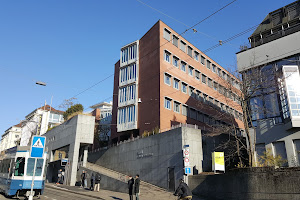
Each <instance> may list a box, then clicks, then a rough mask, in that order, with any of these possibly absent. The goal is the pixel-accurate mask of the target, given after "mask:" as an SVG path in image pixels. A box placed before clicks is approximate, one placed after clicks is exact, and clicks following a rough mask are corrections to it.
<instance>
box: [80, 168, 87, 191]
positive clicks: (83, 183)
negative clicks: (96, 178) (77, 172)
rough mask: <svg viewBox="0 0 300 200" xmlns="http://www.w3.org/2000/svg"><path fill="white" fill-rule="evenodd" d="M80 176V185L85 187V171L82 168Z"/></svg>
mask: <svg viewBox="0 0 300 200" xmlns="http://www.w3.org/2000/svg"><path fill="white" fill-rule="evenodd" d="M80 178H81V187H83V188H85V187H86V185H85V182H86V181H85V180H86V173H85V171H84V170H82V174H81V176H80Z"/></svg>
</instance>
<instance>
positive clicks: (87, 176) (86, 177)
mask: <svg viewBox="0 0 300 200" xmlns="http://www.w3.org/2000/svg"><path fill="white" fill-rule="evenodd" d="M88 178H90V176H89V173H87V171H85V179H84V188H87V187H88V186H87V180H88Z"/></svg>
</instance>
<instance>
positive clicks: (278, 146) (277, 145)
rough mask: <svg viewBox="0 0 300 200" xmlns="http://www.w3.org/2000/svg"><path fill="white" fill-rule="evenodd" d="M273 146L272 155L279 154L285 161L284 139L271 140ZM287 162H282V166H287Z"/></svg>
mask: <svg viewBox="0 0 300 200" xmlns="http://www.w3.org/2000/svg"><path fill="white" fill-rule="evenodd" d="M272 144H273V148H274V153H275V155H274V156H281V158H282V159H283V160H285V161H287V154H286V149H285V142H284V141H278V142H273V143H272ZM287 164H288V163H287V162H286V163H284V164H283V166H287Z"/></svg>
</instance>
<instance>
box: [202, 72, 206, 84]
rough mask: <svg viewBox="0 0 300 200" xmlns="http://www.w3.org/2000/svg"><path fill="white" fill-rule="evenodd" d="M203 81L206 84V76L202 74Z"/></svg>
mask: <svg viewBox="0 0 300 200" xmlns="http://www.w3.org/2000/svg"><path fill="white" fill-rule="evenodd" d="M202 83H204V84H206V76H205V75H204V74H202Z"/></svg>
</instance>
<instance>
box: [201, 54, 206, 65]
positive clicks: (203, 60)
mask: <svg viewBox="0 0 300 200" xmlns="http://www.w3.org/2000/svg"><path fill="white" fill-rule="evenodd" d="M201 64H202V65H205V58H204V57H203V56H201Z"/></svg>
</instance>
